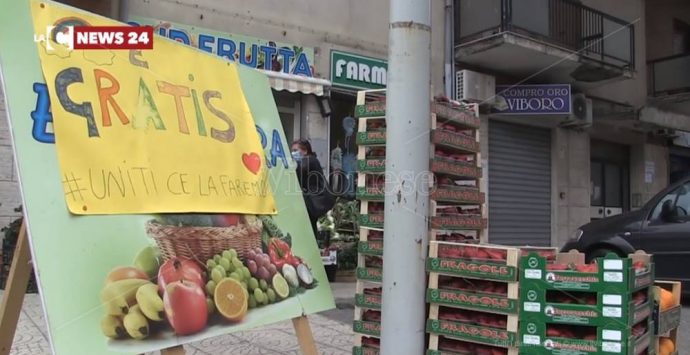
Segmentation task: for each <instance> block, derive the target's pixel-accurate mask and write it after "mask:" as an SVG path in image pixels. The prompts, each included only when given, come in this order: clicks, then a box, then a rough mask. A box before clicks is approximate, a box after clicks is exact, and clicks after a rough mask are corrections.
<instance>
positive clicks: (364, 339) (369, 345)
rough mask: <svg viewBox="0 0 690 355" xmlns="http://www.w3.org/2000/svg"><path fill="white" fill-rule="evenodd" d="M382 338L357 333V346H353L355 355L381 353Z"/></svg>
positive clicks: (376, 354)
mask: <svg viewBox="0 0 690 355" xmlns="http://www.w3.org/2000/svg"><path fill="white" fill-rule="evenodd" d="M380 347H381V340H380V339H379V338H375V337H372V336H366V335H359V334H356V335H355V346H353V347H352V354H353V355H378V354H380V350H379V349H380Z"/></svg>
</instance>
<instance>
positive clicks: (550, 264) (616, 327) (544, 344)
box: [519, 251, 655, 355]
mask: <svg viewBox="0 0 690 355" xmlns="http://www.w3.org/2000/svg"><path fill="white" fill-rule="evenodd" d="M549 259H550V258H548V257H544V256H542V255H539V254H537V253H530V254H529V255H527V256H523V257H522V258H521V261H520V304H519V308H520V331H519V342H520V354H530V355H532V354H533V355H542V354H549V355H552V354H554V355H555V354H565V353H568V354H580V355H603V354H624V355H640V354H654V353H655V352H654V349H655V344H654V341H653V340H654V338H653V332H654V321H653V318H652V309H653V305H654V301H653V293H652V284H653V280H654V264H653V263H652V261H651V256H650V255H648V254H644V253H642V252H638V253H635V254H631V255H629V256H628V257H627V258H620V257H618V256H616V255H613V254H609V255H607V256H606V257H604V258H598V259H595V261H594V262H592V263H590V264H586V263H585V256H584V254H581V253H579V252H577V251H571V252H569V253H560V254H557V255H556V256H555V258H553V260H549Z"/></svg>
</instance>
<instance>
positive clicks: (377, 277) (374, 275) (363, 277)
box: [356, 267, 383, 283]
mask: <svg viewBox="0 0 690 355" xmlns="http://www.w3.org/2000/svg"><path fill="white" fill-rule="evenodd" d="M356 274H357V280H360V281H367V282H374V283H381V281H382V280H383V269H381V268H375V267H358V268H357V271H356Z"/></svg>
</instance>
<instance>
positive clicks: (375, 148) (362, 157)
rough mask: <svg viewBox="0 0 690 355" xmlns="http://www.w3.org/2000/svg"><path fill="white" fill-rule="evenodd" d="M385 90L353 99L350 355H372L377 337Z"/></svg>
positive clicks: (380, 266)
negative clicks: (355, 236) (354, 230)
mask: <svg viewBox="0 0 690 355" xmlns="http://www.w3.org/2000/svg"><path fill="white" fill-rule="evenodd" d="M385 110H386V101H385V90H365V91H360V92H358V94H357V106H356V108H355V116H356V117H357V118H358V121H359V123H358V130H357V145H358V152H357V160H358V161H357V165H358V169H357V170H358V177H357V199H359V200H360V216H359V228H360V231H359V243H358V257H357V285H356V294H355V317H354V319H355V320H354V326H353V328H354V331H355V346H354V348H353V354H378V348H379V344H380V341H379V337H380V335H381V279H382V269H383V258H382V257H383V203H384V197H385V189H384V183H385V177H384V172H385V169H386V160H385V159H386V115H385Z"/></svg>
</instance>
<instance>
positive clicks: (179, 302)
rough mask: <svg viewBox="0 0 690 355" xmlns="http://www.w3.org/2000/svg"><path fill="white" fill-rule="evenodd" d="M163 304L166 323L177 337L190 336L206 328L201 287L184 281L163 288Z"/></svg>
mask: <svg viewBox="0 0 690 355" xmlns="http://www.w3.org/2000/svg"><path fill="white" fill-rule="evenodd" d="M163 304H164V306H165V314H166V315H167V318H168V322H170V325H171V326H172V328H173V330H174V331H175V334H177V335H190V334H194V333H198V332H200V331H201V330H203V329H204V328H206V322H207V321H208V312H207V306H206V295H205V294H204V289H203V287H199V286H197V285H196V284H194V283H192V282H187V281H184V280H181V281H177V282H172V283H170V284H168V286H166V287H165V292H164V294H163Z"/></svg>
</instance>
